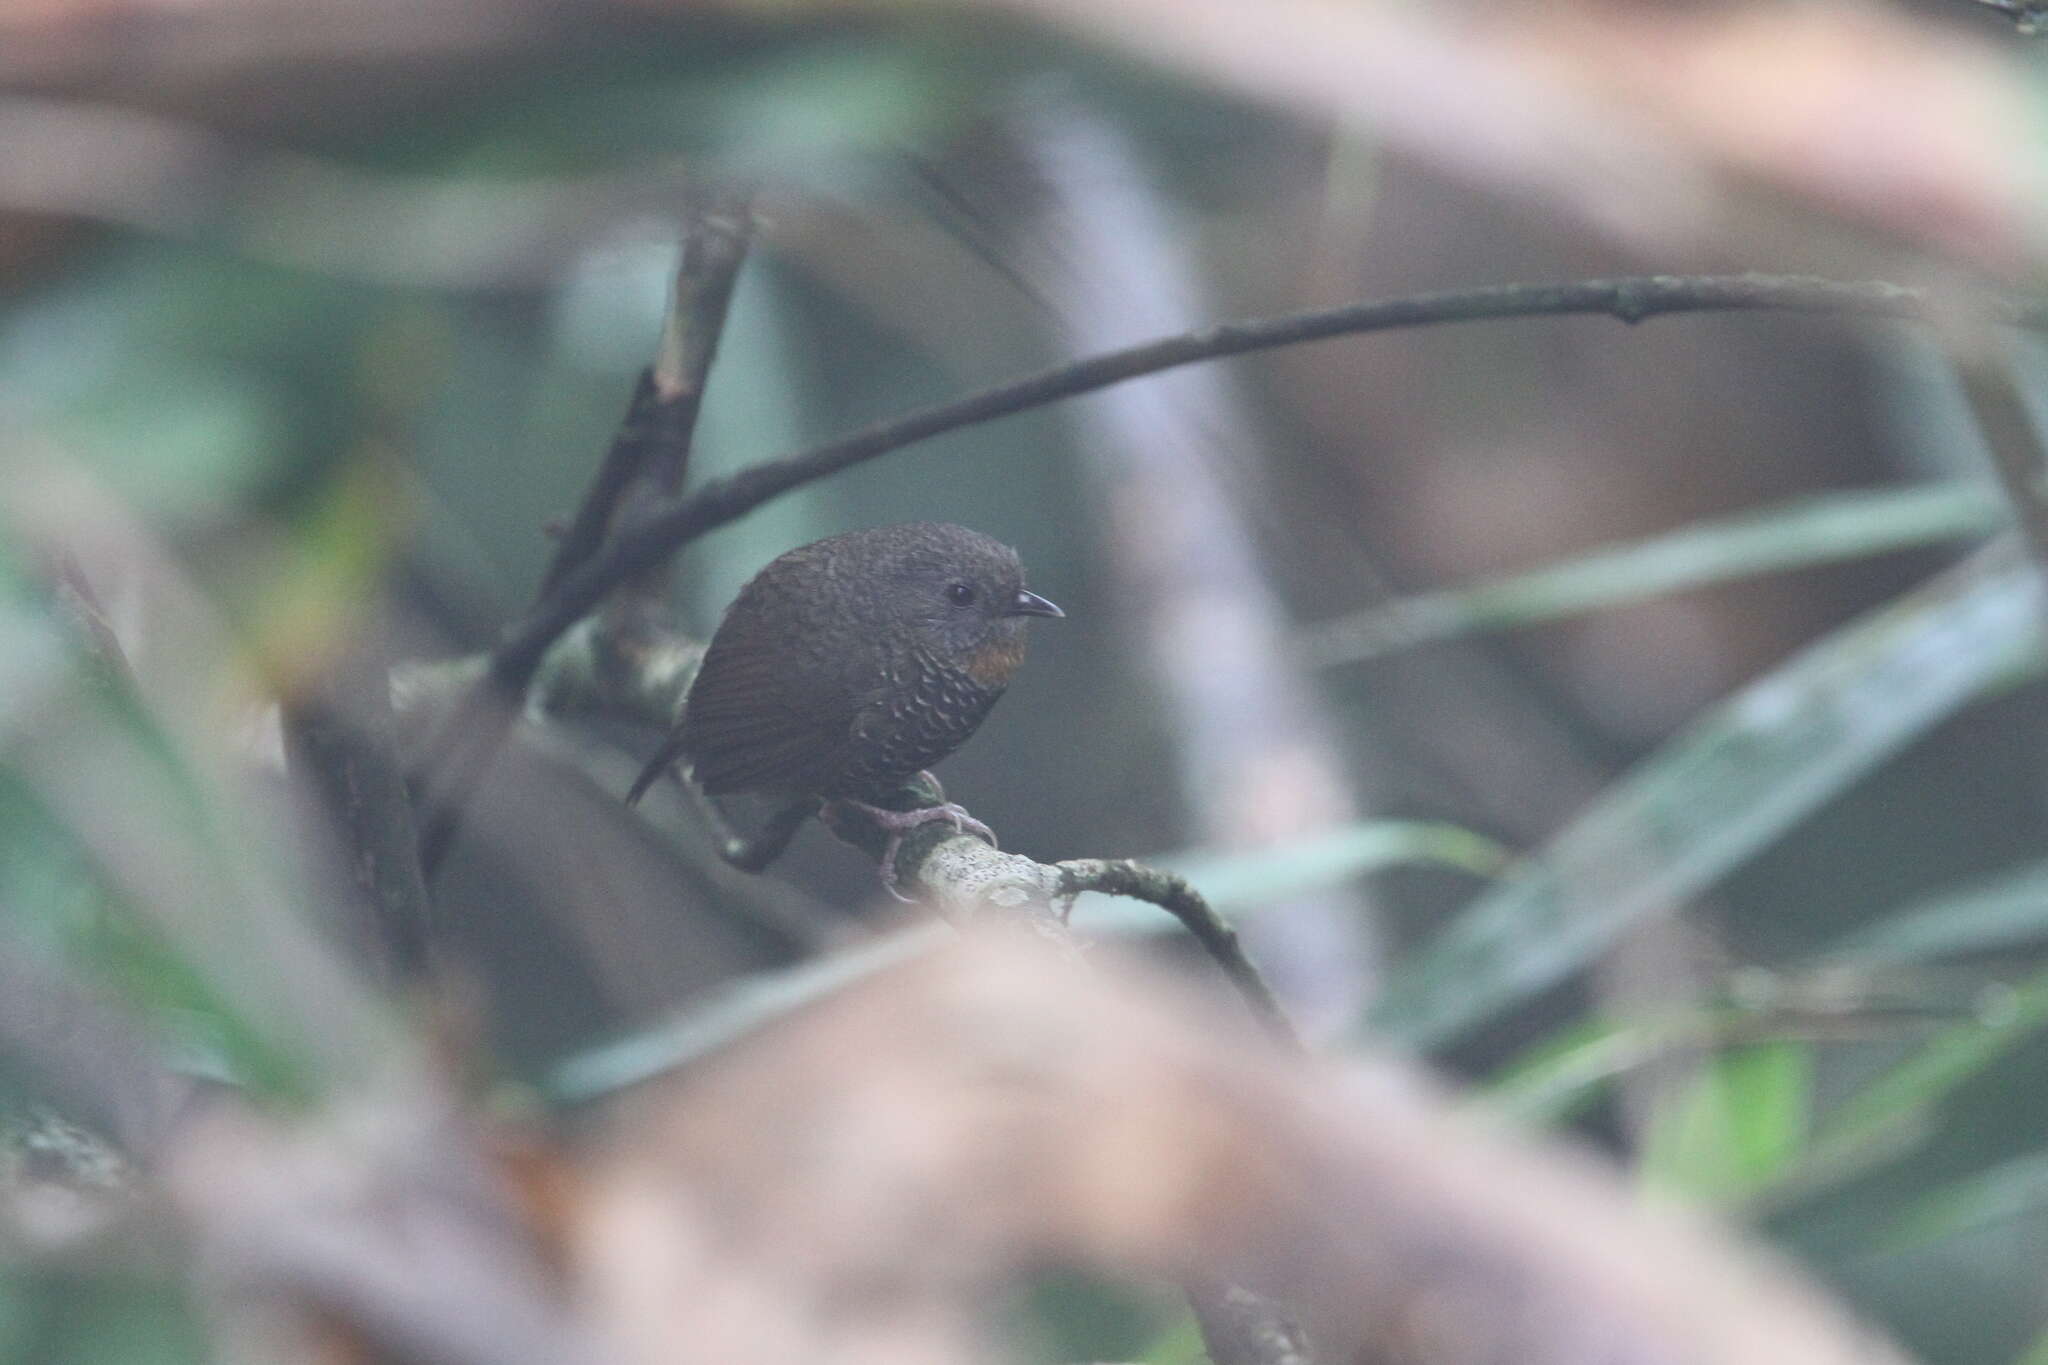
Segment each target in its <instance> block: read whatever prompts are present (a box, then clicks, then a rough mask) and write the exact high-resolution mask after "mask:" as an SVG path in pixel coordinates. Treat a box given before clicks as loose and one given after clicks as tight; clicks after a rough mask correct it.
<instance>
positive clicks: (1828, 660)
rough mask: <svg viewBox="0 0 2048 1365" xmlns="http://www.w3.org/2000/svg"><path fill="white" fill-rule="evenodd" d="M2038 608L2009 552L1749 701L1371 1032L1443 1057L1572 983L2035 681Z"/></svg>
mask: <svg viewBox="0 0 2048 1365" xmlns="http://www.w3.org/2000/svg"><path fill="white" fill-rule="evenodd" d="M2039 602H2040V587H2039V580H2038V578H2037V577H2036V575H2035V573H2034V571H2033V570H2032V568H2031V567H2030V566H2028V565H2025V564H2022V563H2021V562H2020V561H2019V560H2018V558H2017V556H2016V555H2015V554H2014V553H2013V551H2012V547H2011V546H2010V545H2009V544H2001V545H1999V546H1995V547H1992V548H1990V549H1987V550H1985V551H1982V552H1980V553H1978V554H1976V555H1973V556H1971V557H1970V558H1969V559H1967V560H1965V561H1964V562H1963V563H1961V564H1958V565H1956V566H1955V567H1953V568H1951V569H1949V570H1947V571H1945V572H1944V573H1942V574H1940V575H1938V576H1937V577H1935V578H1934V579H1933V580H1931V581H1930V582H1928V583H1927V584H1925V585H1924V586H1922V587H1920V588H1918V589H1916V590H1914V591H1913V592H1910V593H1908V594H1906V595H1905V596H1903V597H1901V598H1899V599H1898V600H1897V601H1895V602H1892V603H1890V604H1888V605H1887V606H1885V607H1883V608H1880V609H1879V610H1877V611H1874V612H1871V613H1868V614H1866V615H1865V616H1863V617H1861V618H1859V619H1858V620H1856V621H1854V622H1852V623H1850V624H1849V625H1847V626H1844V627H1842V628H1841V629H1839V630H1837V631H1835V632H1834V633H1833V634H1832V635H1830V636H1828V637H1827V638H1826V639H1824V640H1822V641H1821V642H1820V643H1818V644H1816V645H1813V646H1811V647H1809V648H1808V649H1806V650H1805V651H1803V652H1802V653H1800V654H1799V655H1797V656H1796V657H1794V658H1793V659H1792V660H1790V661H1789V662H1787V663H1785V664H1784V665H1782V666H1780V667H1779V668H1777V669H1775V670H1773V671H1772V672H1770V673H1768V674H1766V675H1765V676H1764V677H1762V678H1760V679H1758V680H1757V681H1756V682H1754V683H1751V684H1750V685H1749V686H1747V687H1745V688H1743V689H1742V690H1741V691H1740V692H1739V693H1737V694H1736V695H1735V696H1734V697H1733V698H1731V699H1730V700H1729V701H1727V702H1725V703H1723V704H1722V705H1721V706H1719V707H1717V708H1715V709H1714V710H1713V711H1711V712H1709V713H1708V714H1707V716H1706V717H1705V718H1704V719H1702V720H1701V721H1699V722H1697V723H1696V724H1694V725H1693V726H1692V727H1690V728H1689V729H1688V730H1687V731H1686V732H1685V733H1683V734H1681V735H1679V736H1678V737H1677V738H1676V739H1674V740H1672V741H1671V742H1670V743H1669V744H1667V745H1666V746H1665V747H1664V748H1663V749H1662V750H1661V751H1659V752H1658V753H1657V754H1655V755H1653V756H1652V757H1651V758H1649V759H1648V760H1646V761H1645V762H1644V763H1642V764H1641V765H1639V766H1638V767H1637V769H1636V770H1635V772H1634V773H1632V774H1631V775H1630V776H1629V777H1627V778H1625V779H1624V780H1622V781H1621V782H1619V783H1617V784H1616V785H1615V786H1614V787H1612V788H1610V789H1609V790H1608V792H1606V793H1605V794H1604V795H1603V796H1602V797H1601V798H1600V799H1599V800H1597V801H1596V802H1594V803H1593V805H1592V807H1591V808H1590V809H1588V810H1587V811H1586V812H1584V813H1583V814H1582V815H1580V817H1579V818H1578V819H1577V820H1575V821H1574V822H1573V823H1572V824H1571V826H1570V827H1569V828H1567V829H1566V830H1565V831H1564V833H1563V834H1561V835H1560V836H1559V837H1558V838H1557V839H1556V840H1554V841H1553V842H1552V843H1551V845H1550V846H1549V848H1548V850H1547V851H1546V852H1545V853H1544V854H1543V856H1542V857H1541V858H1540V859H1536V860H1532V861H1531V862H1530V863H1529V864H1528V865H1527V866H1526V867H1524V868H1523V869H1522V870H1521V871H1519V872H1518V873H1516V874H1514V875H1512V876H1510V877H1509V878H1508V879H1507V880H1505V881H1503V882H1501V883H1500V884H1499V885H1498V886H1496V887H1495V888H1493V889H1492V890H1491V891H1489V892H1488V893H1486V894H1485V895H1483V896H1481V897H1480V898H1479V899H1478V901H1477V902H1476V903H1474V904H1473V905H1472V906H1471V907H1470V908H1469V909H1468V910H1466V911H1465V912H1464V913H1463V914H1462V915H1461V916H1460V917H1459V918H1458V920H1457V921H1456V922H1455V923H1453V924H1452V925H1451V926H1450V928H1448V929H1447V930H1446V931H1445V932H1444V933H1442V934H1440V935H1439V936H1438V937H1437V939H1436V940H1435V941H1434V942H1433V943H1431V944H1430V945H1428V946H1427V947H1425V948H1424V949H1423V950H1422V951H1421V952H1420V953H1419V954H1417V955H1416V956H1415V957H1414V958H1413V959H1412V960H1410V961H1409V962H1407V963H1405V964H1403V965H1401V966H1399V967H1397V968H1396V969H1395V970H1394V971H1393V972H1391V973H1390V974H1389V976H1388V979H1387V983H1386V988H1385V990H1384V991H1383V992H1382V993H1381V995H1380V997H1379V999H1378V1000H1377V1001H1376V1002H1375V1005H1374V1008H1373V1009H1372V1011H1371V1013H1370V1015H1369V1016H1368V1022H1369V1025H1370V1027H1371V1029H1372V1031H1373V1032H1374V1033H1375V1034H1377V1035H1379V1036H1381V1037H1384V1038H1392V1039H1395V1040H1398V1041H1402V1042H1407V1043H1410V1044H1413V1045H1418V1046H1428V1045H1435V1044H1441V1043H1444V1042H1447V1041H1449V1040H1451V1039H1453V1038H1455V1037H1457V1036H1458V1035H1459V1034H1460V1033H1462V1032H1463V1031H1465V1030H1466V1029H1469V1028H1471V1027H1472V1026H1474V1025H1475V1024H1478V1023H1479V1022H1481V1021H1482V1020H1484V1019H1486V1018H1488V1017H1489V1016H1491V1015H1494V1014H1496V1013H1499V1012H1500V1011H1502V1010H1505V1009H1508V1008H1510V1007H1512V1006H1514V1005H1515V1004H1518V1003H1520V1002H1521V1001H1523V1000H1526V999H1528V998H1529V997H1530V996H1532V995H1534V994H1536V993H1537V992H1539V991H1542V990H1544V989H1546V988H1548V987H1550V986H1553V985H1555V984H1557V983H1558V982H1560V981H1562V980H1563V979H1564V978H1566V977H1567V976H1569V975H1570V974H1571V973H1573V972H1574V971H1577V970H1578V969H1579V968H1581V967H1583V966H1585V965H1586V963H1588V962H1589V961H1591V960H1592V959H1593V958H1594V957H1595V956H1597V955H1598V954H1599V953H1600V952H1601V951H1602V950H1603V949H1605V948H1606V946H1607V945H1608V944H1609V943H1611V942H1612V941H1613V940H1614V938H1615V936H1616V935H1617V934H1619V933H1621V932H1622V931H1623V930H1624V929H1626V928H1627V927H1628V926H1629V925H1631V924H1633V923H1635V922H1636V921H1637V920H1639V919H1641V918H1643V917H1644V916H1646V915H1650V914H1655V913H1659V912H1661V911H1665V910H1668V909H1669V908H1670V907H1671V906H1673V905H1675V904H1676V903H1678V902H1679V901H1682V900H1683V899H1684V898H1685V897H1687V896H1690V895H1693V894H1694V893H1696V892H1698V891H1700V890H1701V889H1703V888H1705V887H1706V886H1708V885H1711V884H1712V883H1713V882H1714V881H1715V880H1716V879H1718V878H1720V877H1721V876H1723V875H1725V874H1726V873H1728V872H1729V871H1730V870H1731V869H1733V868H1735V867H1738V866H1740V865H1741V864H1742V863H1743V862H1744V861H1745V860H1746V859H1748V858H1749V857H1751V856H1752V855H1754V854H1755V853H1756V852H1757V851H1758V850H1760V849H1762V848H1764V847H1765V846H1766V845H1768V844H1770V843H1771V842H1772V841H1773V840H1775V839H1777V838H1778V837H1780V836H1781V835H1783V834H1784V833H1785V832H1786V831H1787V830H1788V829H1790V828H1791V827H1792V826H1793V825H1794V824H1796V823H1797V822H1799V821H1800V820H1802V819H1804V818H1805V817H1806V816H1807V815H1809V814H1811V813H1812V812H1813V811H1814V810H1816V809H1817V808H1819V807H1820V806H1822V805H1823V804H1825V803H1826V802H1828V801H1829V800H1832V799H1833V798H1834V797H1835V796H1836V795H1838V794H1839V793H1840V792H1842V791H1843V790H1844V789H1845V788H1847V787H1848V786H1849V785H1850V784H1852V783H1854V782H1855V781H1856V780H1857V779H1859V778H1861V777H1862V776H1863V775H1864V774H1865V773H1867V772H1869V771H1870V770H1871V769H1872V768H1874V767H1875V766H1877V765H1878V764H1879V763H1881V762H1883V761H1884V760H1885V759H1886V758H1887V757H1889V756H1890V755H1891V754H1893V753H1895V752H1896V751H1897V750H1898V749H1899V748H1901V747H1902V746H1903V745H1905V744H1907V743H1909V742H1910V741H1912V740H1913V739H1915V738H1917V737H1918V736H1920V735H1922V734H1924V733H1926V732H1927V730H1928V729H1929V728H1931V727H1932V726H1934V725H1935V724H1937V723H1939V722H1940V721H1941V720H1942V719H1944V718H1945V717H1947V716H1949V715H1952V714H1953V713H1954V712H1955V711H1956V710H1957V709H1958V708H1960V707H1961V706H1963V705H1965V704H1966V703H1968V702H1969V701H1970V700H1971V699H1972V698H1974V697H1976V696H1978V695H1979V694H1981V693H1982V692H1983V691H1984V690H1985V689H1986V688H1987V687H1990V686H1991V685H1993V684H1994V683H1998V682H2001V681H2003V680H2005V679H2008V678H2010V677H2012V676H2013V675H2014V674H2015V673H2017V672H2018V671H2019V670H2021V669H2023V668H2026V667H2031V666H2034V665H2035V664H2036V663H2037V653H2038V651H2037V639H2038V633H2039V632H2038V612H2039Z"/></svg>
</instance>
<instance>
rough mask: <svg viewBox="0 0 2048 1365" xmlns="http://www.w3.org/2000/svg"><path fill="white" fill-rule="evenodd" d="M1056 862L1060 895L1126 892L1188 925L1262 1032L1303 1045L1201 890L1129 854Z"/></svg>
mask: <svg viewBox="0 0 2048 1365" xmlns="http://www.w3.org/2000/svg"><path fill="white" fill-rule="evenodd" d="M1057 866H1058V867H1059V872H1060V894H1061V896H1062V897H1063V898H1065V897H1072V896H1075V895H1078V894H1080V893H1081V892H1083V891H1097V892H1100V893H1102V894H1103V895H1106V896H1130V897H1132V898H1133V899H1136V900H1141V901H1150V902H1151V903H1152V904H1154V905H1156V906H1158V907H1159V908H1160V909H1162V910H1164V911H1165V912H1166V913H1167V914H1169V915H1172V916H1173V917H1174V918H1175V919H1177V920H1179V921H1180V922H1181V923H1182V924H1184V925H1186V926H1187V930H1188V932H1189V933H1190V934H1192V935H1194V938H1195V942H1197V943H1199V944H1200V945H1201V946H1202V950H1203V951H1204V952H1206V953H1208V954H1209V956H1210V957H1212V958H1214V959H1215V960H1216V965H1217V966H1219V967H1221V968H1222V969H1223V974H1224V975H1225V976H1227V977H1229V978H1230V983H1231V985H1233V986H1235V987H1236V988H1237V992H1238V994H1239V995H1241V996H1243V997H1244V1001H1245V1004H1247V1005H1249V1006H1250V1007H1251V1011H1252V1015H1253V1017H1254V1018H1256V1019H1257V1020H1258V1021H1259V1023H1260V1024H1261V1025H1262V1026H1263V1027H1264V1028H1265V1030H1266V1032H1268V1033H1269V1034H1271V1035H1272V1036H1273V1037H1274V1038H1275V1039H1276V1040H1277V1041H1279V1042H1281V1043H1283V1044H1285V1045H1287V1046H1288V1047H1291V1048H1294V1049H1295V1050H1297V1051H1299V1050H1300V1049H1301V1037H1300V1035H1299V1034H1297V1033H1296V1032H1295V1031H1294V1025H1293V1024H1291V1023H1289V1022H1288V1019H1287V1014H1286V1012H1285V1011H1283V1010H1282V1009H1281V1008H1280V1002H1279V1001H1278V1000H1276V999H1275V998H1274V997H1273V991H1272V988H1271V987H1269V986H1267V985H1266V979H1265V978H1264V977H1263V976H1261V975H1259V969H1258V968H1257V967H1255V966H1253V965H1252V960H1251V959H1250V958H1248V957H1246V956H1245V953H1244V945H1243V944H1241V943H1239V942H1238V938H1237V930H1236V929H1234V928H1232V927H1231V925H1230V921H1228V920H1226V919H1224V918H1223V916H1221V915H1219V914H1217V913H1216V911H1215V908H1214V907H1212V906H1211V905H1210V904H1209V902H1208V901H1206V900H1204V899H1203V898H1202V893H1201V892H1199V891H1197V890H1195V888H1194V887H1192V886H1190V885H1188V882H1187V879H1186V878H1185V877H1181V876H1178V875H1176V874H1175V873H1172V872H1167V871H1165V870H1164V869H1161V868H1157V867H1147V866H1146V865H1145V864H1143V863H1138V862H1132V861H1131V860H1130V859H1128V858H1077V859H1074V860H1072V861H1070V862H1064V863H1060V864H1058V865H1057Z"/></svg>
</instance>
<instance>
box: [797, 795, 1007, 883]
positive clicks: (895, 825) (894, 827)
mask: <svg viewBox="0 0 2048 1365" xmlns="http://www.w3.org/2000/svg"><path fill="white" fill-rule="evenodd" d="M833 804H834V805H838V806H844V807H845V808H847V809H849V810H857V811H859V812H860V813H861V814H862V815H864V816H866V817H867V818H868V820H870V821H871V822H873V823H874V825H875V826H876V827H877V828H879V829H882V830H885V831H887V832H888V835H889V842H888V843H887V844H885V845H883V847H882V889H883V890H885V891H887V892H888V893H889V894H890V895H892V896H894V897H895V898H896V899H897V900H899V901H908V900H910V899H911V898H910V897H909V896H906V895H904V894H903V893H902V892H901V891H898V890H897V889H896V855H897V853H899V852H901V851H902V848H903V838H904V836H905V835H907V834H909V833H910V832H911V831H912V830H914V829H922V828H923V827H924V826H926V825H929V824H931V823H932V822H933V821H934V820H945V821H949V822H951V824H952V826H953V828H954V830H955V831H957V832H959V833H961V834H972V835H974V836H976V837H977V838H980V839H985V840H987V841H988V845H989V847H990V848H997V847H1000V845H998V844H997V843H996V832H995V831H994V830H992V829H990V828H989V827H988V826H987V825H984V824H983V823H981V821H979V820H977V819H975V818H974V817H973V816H971V815H969V814H968V813H967V810H966V808H965V807H963V806H957V805H955V804H954V803H953V802H951V801H948V802H946V803H945V804H944V805H941V806H920V807H918V808H917V809H916V810H890V809H888V808H887V807H886V806H871V805H869V804H868V803H867V802H865V801H855V800H852V799H851V798H848V797H841V798H840V799H839V800H837V801H836V802H834V803H833Z"/></svg>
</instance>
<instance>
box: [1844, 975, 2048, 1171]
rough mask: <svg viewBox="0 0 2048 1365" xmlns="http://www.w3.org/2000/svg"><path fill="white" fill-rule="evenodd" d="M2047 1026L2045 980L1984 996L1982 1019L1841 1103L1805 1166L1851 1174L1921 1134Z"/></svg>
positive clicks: (1929, 1044)
mask: <svg viewBox="0 0 2048 1365" xmlns="http://www.w3.org/2000/svg"><path fill="white" fill-rule="evenodd" d="M2044 1025H2048V972H2041V973H2038V974H2036V975H2034V976H2032V977H2029V978H2028V979H2027V980H2026V981H2024V982H2022V983H2021V984H2019V985H2017V986H2013V987H1996V988H1993V989H1992V991H1990V992H1989V993H1988V999H1987V1002H1986V1004H1985V1006H1984V1008H1983V1009H1982V1010H1981V1011H1980V1017H1978V1018H1977V1019H1973V1020H1971V1021H1969V1022H1967V1023H1962V1024H1956V1025H1953V1026H1951V1027H1949V1028H1946V1029H1943V1030H1942V1031H1941V1032H1939V1033H1937V1034H1935V1035H1934V1036H1933V1037H1932V1038H1930V1039H1928V1040H1927V1041H1926V1042H1924V1043H1922V1044H1921V1045H1920V1046H1919V1047H1918V1048H1916V1049H1914V1051H1913V1052H1912V1053H1911V1054H1910V1055H1909V1056H1907V1057H1906V1059H1905V1060H1904V1061H1901V1062H1899V1063H1898V1064H1897V1065H1895V1066H1892V1067H1890V1068H1888V1069H1887V1070H1886V1071H1884V1072H1883V1073H1882V1074H1880V1075H1879V1076H1878V1078H1877V1079H1876V1080H1874V1081H1872V1082H1871V1083H1870V1084H1869V1085H1866V1086H1865V1087H1863V1089H1861V1090H1860V1091H1858V1092H1857V1093H1856V1094H1855V1095H1854V1096H1852V1097H1851V1098H1849V1099H1848V1100H1846V1101H1844V1102H1843V1103H1842V1104H1841V1105H1840V1106H1839V1107H1838V1108H1837V1109H1836V1110H1835V1111H1834V1112H1833V1113H1832V1114H1830V1115H1828V1116H1827V1118H1826V1119H1825V1120H1824V1122H1823V1123H1822V1126H1821V1130H1820V1133H1819V1135H1818V1136H1817V1137H1816V1138H1815V1140H1814V1143H1813V1150H1812V1154H1811V1157H1810V1159H1809V1162H1808V1165H1809V1166H1810V1167H1811V1168H1813V1169H1814V1170H1816V1171H1826V1170H1828V1169H1830V1168H1840V1167H1853V1166H1855V1165H1857V1164H1859V1163H1861V1162H1863V1161H1865V1160H1867V1159H1868V1157H1869V1155H1870V1154H1871V1153H1873V1152H1888V1151H1894V1150H1896V1149H1897V1148H1898V1146H1899V1144H1900V1140H1901V1138H1908V1139H1910V1138H1914V1137H1917V1136H1919V1135H1921V1134H1922V1133H1924V1131H1925V1129H1926V1125H1927V1122H1928V1120H1929V1119H1930V1118H1931V1117H1932V1115H1933V1113H1934V1111H1935V1109H1936V1108H1938V1107H1939V1106H1940V1104H1941V1102H1942V1101H1943V1100H1945V1099H1947V1098H1948V1096H1949V1095H1950V1094H1951V1093H1952V1092H1953V1091H1954V1090H1955V1089H1956V1088H1957V1087H1958V1086H1960V1085H1963V1084H1964V1083H1965V1082H1967V1081H1969V1080H1971V1079H1973V1078H1974V1077H1976V1076H1977V1075H1978V1073H1980V1072H1982V1071H1983V1070H1984V1069H1985V1068H1986V1067H1988V1066H1990V1065H1991V1064H1992V1063H1993V1062H1995V1061H1997V1060H1998V1059H1999V1058H2000V1057H2001V1056H2003V1055H2004V1054H2005V1053H2006V1052H2008V1051H2010V1050H2011V1049H2012V1048H2013V1047H2015V1046H2017V1045H2018V1044H2019V1043H2021V1042H2022V1041H2024V1040H2025V1039H2026V1038H2028V1037H2029V1036H2031V1035H2032V1034H2033V1033H2034V1032H2035V1031H2036V1030H2038V1029H2040V1028H2041V1027H2043V1026H2044Z"/></svg>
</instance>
